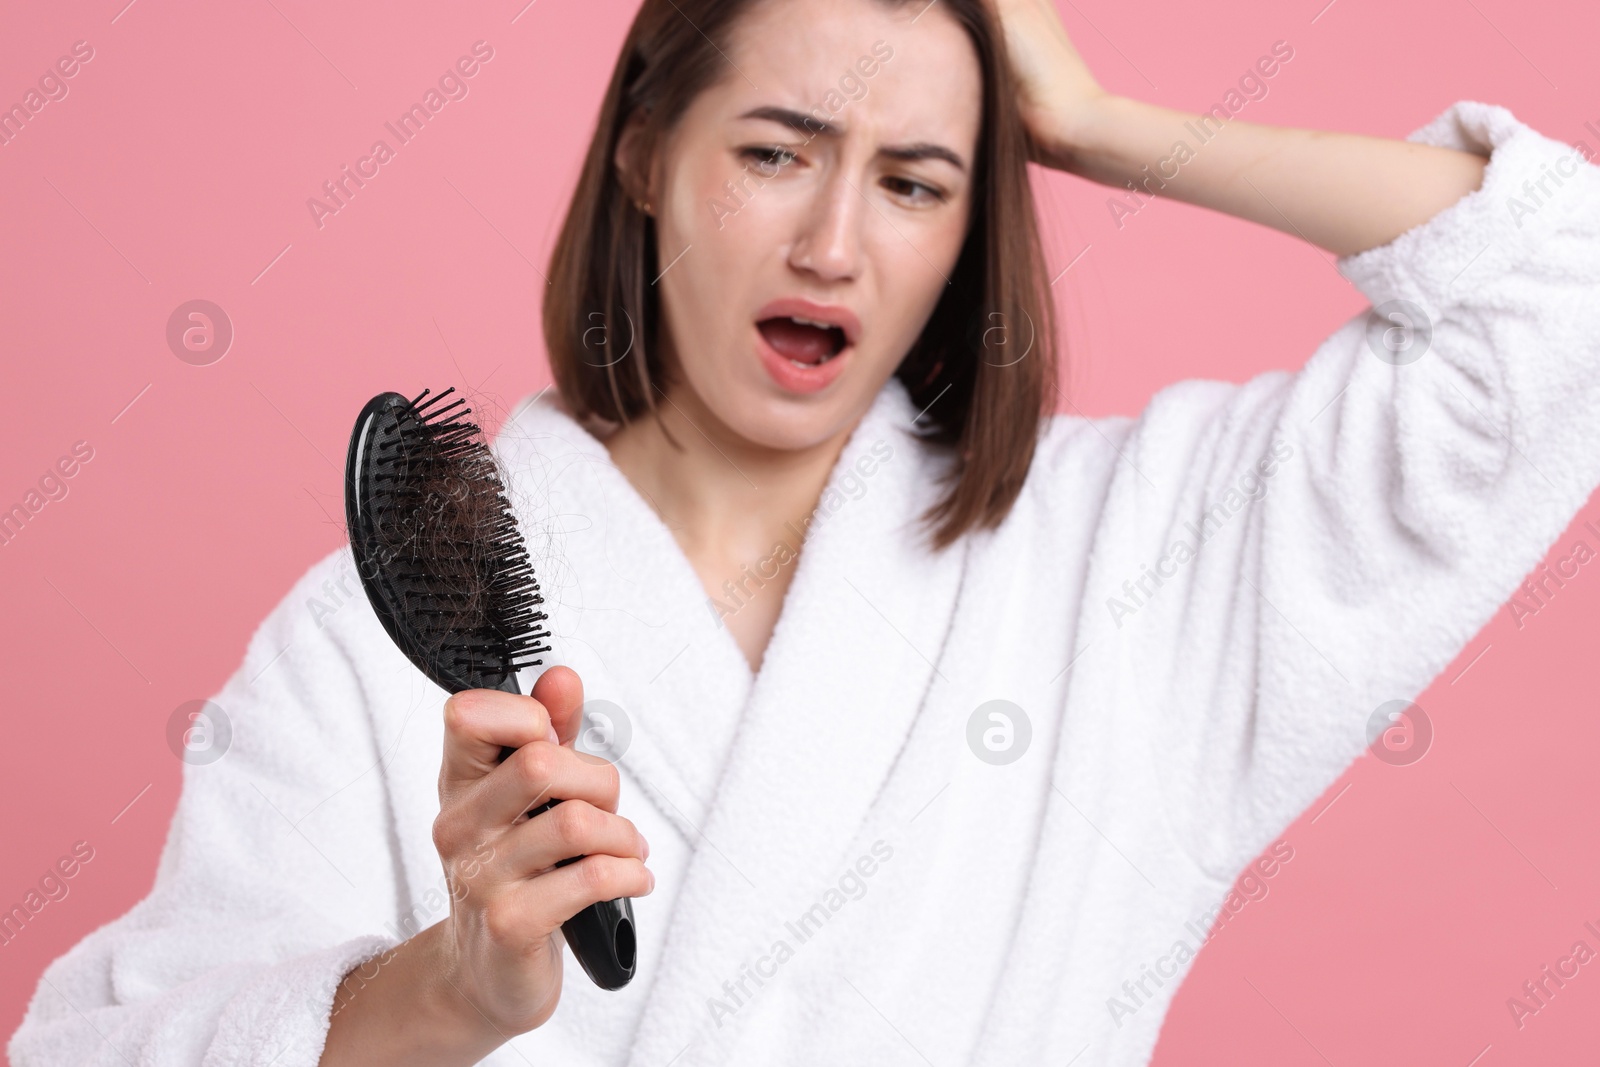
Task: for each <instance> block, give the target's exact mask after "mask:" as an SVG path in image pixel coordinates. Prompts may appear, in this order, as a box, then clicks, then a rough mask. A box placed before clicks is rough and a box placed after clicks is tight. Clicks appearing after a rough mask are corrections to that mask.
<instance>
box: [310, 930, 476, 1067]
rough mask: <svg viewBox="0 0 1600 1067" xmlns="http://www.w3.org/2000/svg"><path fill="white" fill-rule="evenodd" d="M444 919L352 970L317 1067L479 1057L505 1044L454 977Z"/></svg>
mask: <svg viewBox="0 0 1600 1067" xmlns="http://www.w3.org/2000/svg"><path fill="white" fill-rule="evenodd" d="M445 932H446V928H445V926H444V924H442V923H441V924H439V925H436V926H432V927H429V928H428V929H427V930H424V931H422V932H421V933H419V934H417V935H416V936H415V937H413V938H411V939H410V940H409V941H405V942H403V943H401V944H400V945H397V946H396V947H395V948H394V949H393V950H391V951H390V952H388V953H385V954H383V955H381V956H378V957H376V958H374V959H372V960H369V961H368V962H367V963H365V964H363V965H361V966H360V967H357V968H355V969H354V970H352V971H351V972H350V973H349V974H348V975H347V976H346V977H345V980H344V982H343V983H342V984H341V985H340V986H339V989H338V992H337V993H335V994H334V1000H333V1019H332V1023H331V1025H330V1026H329V1029H328V1040H327V1044H326V1045H325V1046H324V1047H323V1052H322V1059H321V1060H320V1061H319V1063H320V1067H352V1065H356V1064H360V1065H367V1064H417V1065H419V1067H420V1065H423V1064H427V1065H429V1067H452V1065H455V1064H461V1065H463V1067H465V1065H470V1064H474V1063H477V1062H478V1061H479V1060H481V1059H483V1057H485V1056H487V1055H488V1054H489V1053H490V1052H492V1051H494V1050H495V1049H496V1048H498V1047H499V1046H500V1045H501V1044H503V1043H504V1041H505V1039H506V1037H505V1035H502V1034H499V1033H497V1032H496V1031H495V1029H494V1028H493V1027H492V1026H491V1025H490V1024H489V1022H488V1020H487V1019H485V1018H484V1017H483V1016H482V1015H481V1014H479V1013H478V1012H477V1011H476V1010H475V1009H474V1008H473V1007H472V1005H471V1004H469V1003H468V1002H467V1000H466V999H465V997H464V996H463V994H462V993H461V991H460V990H459V989H457V988H455V987H454V986H453V985H452V984H451V982H450V981H449V978H448V976H447V975H446V973H445V968H444V966H443V964H442V962H441V961H442V958H443V953H442V951H441V949H442V946H441V945H440V943H439V939H440V938H441V937H442V936H444V934H445Z"/></svg>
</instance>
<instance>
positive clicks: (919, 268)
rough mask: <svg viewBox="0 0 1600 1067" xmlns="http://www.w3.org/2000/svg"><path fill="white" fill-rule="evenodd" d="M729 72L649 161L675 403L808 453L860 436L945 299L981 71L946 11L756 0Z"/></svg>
mask: <svg viewBox="0 0 1600 1067" xmlns="http://www.w3.org/2000/svg"><path fill="white" fill-rule="evenodd" d="M727 57H728V68H727V71H726V74H725V76H724V77H722V78H721V80H720V81H719V82H717V83H716V84H715V85H714V86H712V87H711V88H709V89H707V90H706V91H704V92H702V93H701V94H700V95H699V96H698V97H697V98H696V99H695V101H694V102H693V103H692V104H691V106H690V107H689V109H688V110H687V111H686V112H685V113H684V115H683V116H682V118H681V120H680V122H679V124H678V125H677V126H676V127H675V129H674V130H673V131H672V133H671V135H670V136H669V137H668V138H667V139H666V140H665V142H664V144H663V145H662V150H661V154H660V156H659V157H658V158H657V159H656V161H655V172H654V180H653V181H652V183H651V189H650V193H649V196H650V199H651V201H652V210H653V211H654V213H655V216H656V227H657V237H658V242H657V244H658V249H659V252H660V260H659V263H658V265H657V268H656V269H657V270H659V271H663V273H662V274H661V275H660V277H659V280H657V281H656V282H655V283H654V284H656V285H658V286H660V288H661V300H662V307H663V314H664V319H665V321H664V326H665V331H664V336H663V340H664V341H665V342H666V343H665V345H664V351H665V355H666V356H667V358H668V359H669V360H670V361H671V363H672V364H673V365H675V366H676V367H677V368H678V369H679V371H680V373H679V375H678V377H679V378H680V379H681V380H682V382H683V384H684V385H686V386H687V390H682V389H680V390H679V392H680V393H684V392H686V393H687V394H688V395H686V396H684V398H683V400H679V401H678V403H680V404H681V405H683V406H686V407H688V408H689V409H690V410H691V411H693V412H696V413H698V415H699V416H700V417H704V418H709V419H712V420H714V421H715V422H718V423H720V424H721V427H720V428H719V429H725V431H727V432H731V433H732V434H733V435H735V436H736V437H738V438H741V439H743V440H745V441H747V442H749V443H751V444H753V445H756V446H758V447H767V448H776V449H799V448H806V447H808V446H814V445H819V444H822V443H824V442H827V441H830V440H833V439H835V438H837V437H838V436H839V435H841V434H843V433H845V432H848V430H849V429H850V428H851V427H853V426H854V425H855V423H856V421H857V420H858V419H859V418H860V417H861V415H862V414H863V413H864V412H865V411H866V409H867V408H868V407H870V406H871V403H872V400H873V398H874V397H875V396H876V394H877V393H878V391H879V389H880V388H881V387H882V386H883V384H884V382H885V381H886V380H887V379H888V377H889V376H890V375H891V374H892V373H893V372H894V370H895V367H896V366H897V365H898V364H899V363H900V361H901V359H902V357H904V355H905V354H906V352H907V351H908V350H909V349H910V347H911V345H912V343H913V342H914V341H915V340H916V338H917V336H918V334H919V333H920V332H921V330H922V327H923V324H924V323H925V322H926V321H927V319H928V316H929V315H930V314H931V313H932V311H933V308H934V306H935V305H936V304H937V303H938V301H939V298H940V296H941V295H943V293H944V291H945V289H946V288H947V287H948V285H949V281H948V279H949V277H950V275H951V272H952V270H953V269H954V267H955V263H956V259H957V257H958V256H959V254H960V252H961V247H962V244H963V241H964V239H965V237H966V232H967V225H968V218H969V215H970V207H971V199H972V172H973V167H974V153H975V151H976V148H977V141H978V132H979V124H980V115H981V110H980V108H981V93H982V82H981V77H980V71H979V66H978V58H977V54H976V52H975V51H974V49H973V47H972V44H971V42H970V40H969V39H968V37H967V35H966V32H965V31H964V30H963V29H962V28H961V27H960V26H959V25H958V24H957V23H956V22H955V20H954V19H953V18H952V17H950V16H949V15H947V14H946V13H945V12H944V11H943V10H942V9H941V8H939V7H938V6H936V5H928V6H927V7H924V5H923V4H921V3H917V2H913V3H911V4H908V5H905V6H903V7H900V8H898V9H897V8H890V7H888V6H886V5H884V4H881V3H877V2H874V0H768V2H765V3H760V4H757V5H756V6H755V7H753V8H752V9H751V10H750V12H749V13H748V14H747V15H746V16H745V17H744V19H743V20H742V21H741V22H740V24H739V25H738V26H737V27H736V29H735V30H734V34H733V41H732V47H730V48H729V49H728V51H727ZM806 123H809V126H807V125H806ZM797 320H798V321H797ZM818 324H820V325H818ZM675 399H676V398H675ZM685 401H686V402H687V403H685Z"/></svg>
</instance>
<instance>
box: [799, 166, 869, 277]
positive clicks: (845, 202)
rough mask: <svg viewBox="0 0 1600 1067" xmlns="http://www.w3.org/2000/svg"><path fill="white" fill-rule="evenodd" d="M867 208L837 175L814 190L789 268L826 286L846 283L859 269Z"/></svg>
mask: <svg viewBox="0 0 1600 1067" xmlns="http://www.w3.org/2000/svg"><path fill="white" fill-rule="evenodd" d="M867 207H868V205H867V204H866V203H865V202H863V200H862V198H861V194H860V193H859V192H857V191H856V189H855V186H854V185H853V184H852V183H851V182H850V180H849V178H847V177H846V176H845V175H844V174H843V173H841V172H840V171H837V170H836V171H835V172H834V173H833V174H832V175H830V176H829V177H828V179H827V180H826V181H824V182H822V183H820V184H819V185H818V186H817V192H816V196H815V197H814V198H813V199H812V201H811V203H810V205H809V206H808V207H807V210H806V213H805V218H804V220H803V221H802V223H801V225H800V232H799V234H798V235H797V237H796V239H795V242H794V244H793V245H792V246H791V248H790V252H789V265H790V266H792V267H794V268H795V269H796V270H799V271H804V272H806V273H810V274H814V275H816V276H817V277H818V278H820V279H822V280H823V281H827V282H838V281H848V280H850V279H852V278H854V277H855V276H856V275H857V273H858V272H859V271H860V269H861V225H862V221H863V220H862V215H861V212H862V211H863V210H865V209H866V208H867Z"/></svg>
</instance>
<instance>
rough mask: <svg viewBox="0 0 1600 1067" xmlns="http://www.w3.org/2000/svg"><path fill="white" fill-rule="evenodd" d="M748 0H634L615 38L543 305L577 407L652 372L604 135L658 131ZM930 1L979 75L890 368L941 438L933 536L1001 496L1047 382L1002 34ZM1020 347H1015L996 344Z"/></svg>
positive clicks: (1042, 314) (1018, 134)
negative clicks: (914, 322) (937, 255)
mask: <svg viewBox="0 0 1600 1067" xmlns="http://www.w3.org/2000/svg"><path fill="white" fill-rule="evenodd" d="M753 2H754V0H644V2H643V4H642V6H641V7H640V9H639V13H638V14H637V15H636V16H635V17H634V20H633V26H632V27H631V28H630V29H629V31H628V37H627V40H626V41H624V42H623V45H622V52H621V55H620V56H619V57H618V59H617V65H616V68H615V70H614V71H613V72H612V75H611V84H610V85H609V86H608V87H607V89H606V95H605V99H604V101H603V102H602V103H601V105H600V115H599V118H598V120H597V122H596V125H595V132H594V137H593V139H592V140H591V141H590V142H589V151H588V154H587V155H586V156H585V158H584V163H583V170H582V172H581V173H580V175H579V177H578V184H577V189H576V190H575V192H574V193H573V197H572V203H571V205H570V207H569V208H568V211H567V216H566V220H565V222H564V223H563V224H562V227H561V235H560V237H559V238H558V239H557V242H556V246H555V250H554V252H553V253H552V254H551V260H550V289H549V292H548V294H547V296H546V299H545V304H544V334H545V343H546V345H547V347H548V350H549V353H550V365H551V369H552V371H553V373H554V375H555V381H556V385H557V387H558V388H559V389H560V391H561V394H562V397H563V398H564V399H565V400H566V402H567V404H568V405H569V406H570V407H571V408H572V411H573V414H574V415H575V416H576V417H577V418H579V419H587V418H590V417H596V416H597V417H599V418H601V419H605V420H608V421H611V422H627V421H629V420H631V419H632V418H635V417H637V416H639V415H641V414H643V413H645V412H647V411H654V410H655V409H656V399H655V396H654V390H655V389H656V388H657V387H658V386H657V384H656V383H658V382H660V381H661V380H662V376H663V373H664V368H663V367H662V366H661V363H660V355H659V353H658V352H657V346H656V345H655V344H654V339H655V331H656V329H657V326H658V323H659V321H660V308H659V306H658V303H657V299H658V293H657V290H656V289H655V288H654V287H653V286H651V285H649V284H648V282H647V279H648V277H649V276H650V274H647V270H648V271H650V272H651V273H653V272H654V268H655V266H656V262H655V259H656V247H655V229H654V226H653V224H652V221H653V220H652V219H651V218H650V216H648V215H646V214H645V213H644V212H643V211H641V210H639V208H638V207H637V205H636V204H635V203H634V201H633V199H632V197H631V196H630V195H629V193H628V189H627V188H626V187H625V185H624V179H623V177H622V176H621V175H620V174H619V173H618V171H617V168H616V166H615V165H614V162H613V159H614V156H615V153H616V149H617V144H618V141H619V139H620V138H621V136H622V132H623V130H624V128H625V126H626V125H627V123H628V121H629V119H630V118H635V117H637V118H638V119H639V120H641V121H642V123H643V128H642V130H641V131H640V132H641V133H642V135H643V136H642V142H643V144H644V146H645V148H646V151H648V147H649V146H650V145H653V144H658V143H660V142H661V139H662V138H663V136H664V135H665V134H666V133H667V132H668V131H670V130H671V129H672V127H673V125H674V123H676V122H677V120H678V119H679V117H680V116H682V114H683V112H684V111H685V109H687V108H688V106H689V104H690V102H691V101H692V100H693V99H694V98H695V96H696V95H698V94H699V93H700V92H701V91H702V90H703V89H705V88H707V87H709V86H710V85H712V84H714V83H715V82H716V80H717V79H718V78H720V77H722V76H724V75H725V74H726V73H727V70H728V66H727V64H728V60H727V59H726V57H725V56H724V54H723V53H724V51H725V50H726V48H727V47H728V44H729V37H730V35H731V31H732V28H733V26H734V24H735V21H736V19H737V18H738V17H739V16H740V15H741V14H742V13H744V12H745V11H746V10H747V9H748V8H749V7H750V6H751V5H752V3H753ZM879 2H888V3H906V2H914V0H879ZM942 6H943V9H944V11H946V12H948V13H949V14H950V15H951V16H953V17H954V18H955V19H956V21H957V22H958V23H959V24H960V25H961V26H962V28H963V29H965V30H966V32H967V34H968V36H969V37H970V38H971V40H972V44H973V47H974V49H975V50H976V52H977V55H978V60H979V66H980V69H981V71H982V78H983V116H982V128H981V132H980V134H979V141H978V158H977V161H976V166H975V167H974V179H975V180H974V185H973V204H972V212H973V213H972V221H971V225H970V227H969V229H968V233H967V238H966V243H965V245H964V246H963V248H962V250H961V254H960V257H959V258H958V259H957V262H956V266H955V269H954V271H953V272H952V273H951V275H950V284H949V285H948V286H947V287H946V290H945V293H944V295H943V297H941V299H940V300H939V303H938V305H937V306H936V307H935V308H934V310H933V313H932V314H931V315H930V316H929V319H928V322H927V324H926V326H925V327H924V328H923V331H922V334H921V336H920V337H918V338H917V341H916V343H915V344H913V345H912V346H911V349H910V351H909V352H907V353H906V356H905V358H904V359H903V360H902V361H901V364H900V366H899V368H898V369H897V370H896V371H895V373H896V375H897V376H898V377H899V378H900V380H901V381H902V382H903V383H904V384H905V387H906V389H907V391H908V392H909V393H910V396H911V399H912V401H913V402H914V403H915V404H916V406H917V408H918V409H922V408H926V409H927V410H926V412H925V413H924V414H923V415H922V417H921V419H919V420H918V424H919V426H920V427H923V429H922V430H921V436H922V438H923V439H924V440H927V441H931V442H935V443H937V444H940V445H944V446H948V447H949V448H950V449H951V450H952V451H953V452H954V458H955V462H954V463H953V464H952V465H951V467H950V471H949V476H948V480H947V481H946V483H945V493H944V495H943V497H942V498H941V499H940V500H939V501H938V502H937V503H936V504H935V505H934V506H933V507H931V508H930V509H929V510H928V512H927V513H926V514H925V515H924V516H923V520H924V521H925V522H926V523H927V524H928V525H929V526H930V527H931V529H932V535H933V536H932V541H933V544H934V546H935V547H936V548H940V549H942V548H945V547H946V546H948V545H949V544H951V543H952V542H954V541H955V540H956V539H958V538H959V537H960V536H961V535H962V534H964V533H966V532H967V531H968V530H969V529H972V528H974V527H978V528H992V527H994V526H996V525H998V524H999V523H1000V521H1001V520H1002V519H1004V518H1005V517H1006V514H1007V513H1008V512H1009V511H1010V510H1011V506H1012V504H1013V503H1014V502H1015V501H1016V498H1017V494H1018V493H1019V492H1021V490H1022V484H1023V480H1024V478H1025V477H1026V476H1027V473H1028V467H1029V465H1030V464H1031V463H1032V461H1033V453H1034V446H1035V444H1036V442H1037V440H1038V434H1039V430H1040V427H1041V425H1042V420H1043V418H1044V417H1045V416H1046V415H1047V414H1048V412H1049V411H1050V409H1051V405H1049V404H1048V396H1047V393H1048V391H1049V390H1050V389H1053V388H1054V387H1055V381H1056V351H1055V328H1054V314H1053V313H1054V307H1053V304H1052V302H1051V299H1050V287H1049V284H1048V283H1047V282H1046V281H1045V265H1044V253H1043V250H1042V249H1041V247H1040V244H1039V233H1038V228H1037V225H1036V220H1035V217H1034V209H1033V194H1032V190H1031V188H1030V187H1029V184H1028V173H1027V160H1028V139H1027V133H1026V130H1025V128H1024V126H1023V123H1022V118H1021V115H1020V114H1019V112H1018V110H1017V104H1016V97H1015V92H1016V90H1015V86H1014V82H1013V78H1012V74H1011V67H1010V62H1009V60H1008V59H1007V57H1006V51H1005V42H1004V39H1003V37H1002V36H1001V34H1000V32H999V27H998V26H997V25H996V23H995V21H994V18H993V16H992V15H990V13H989V11H988V10H987V8H986V5H985V4H984V2H983V0H944V2H943V5H942ZM1019 348H1022V349H1024V351H1025V352H1026V354H1025V356H1013V355H1011V354H1010V353H1012V352H1015V351H1017V350H1018V349H1019ZM601 352H603V353H604V355H605V358H604V359H596V358H594V356H595V355H596V354H598V353H601Z"/></svg>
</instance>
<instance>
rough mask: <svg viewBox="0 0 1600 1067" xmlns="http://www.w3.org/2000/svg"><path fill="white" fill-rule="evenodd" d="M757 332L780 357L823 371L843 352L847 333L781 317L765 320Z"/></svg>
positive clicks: (833, 327)
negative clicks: (829, 362)
mask: <svg viewBox="0 0 1600 1067" xmlns="http://www.w3.org/2000/svg"><path fill="white" fill-rule="evenodd" d="M756 329H758V330H760V331H761V336H762V337H764V338H765V339H766V342H767V344H769V345H771V346H772V350H773V351H774V352H776V353H778V355H780V356H782V357H783V358H784V359H787V360H788V361H789V362H790V363H793V364H795V365H797V366H801V367H820V366H821V365H822V364H824V363H826V362H828V360H830V359H832V358H833V357H835V356H837V355H838V354H839V353H840V352H842V351H844V348H845V344H846V338H845V334H844V330H842V329H841V328H839V327H838V326H831V325H829V324H828V323H825V322H814V321H812V320H810V319H801V318H794V317H792V316H788V315H779V316H775V317H773V318H770V319H762V320H761V321H760V322H758V323H756Z"/></svg>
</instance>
